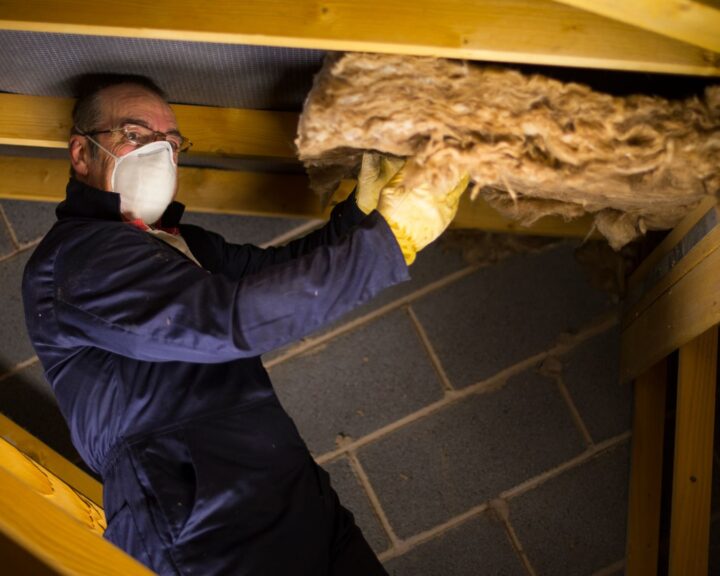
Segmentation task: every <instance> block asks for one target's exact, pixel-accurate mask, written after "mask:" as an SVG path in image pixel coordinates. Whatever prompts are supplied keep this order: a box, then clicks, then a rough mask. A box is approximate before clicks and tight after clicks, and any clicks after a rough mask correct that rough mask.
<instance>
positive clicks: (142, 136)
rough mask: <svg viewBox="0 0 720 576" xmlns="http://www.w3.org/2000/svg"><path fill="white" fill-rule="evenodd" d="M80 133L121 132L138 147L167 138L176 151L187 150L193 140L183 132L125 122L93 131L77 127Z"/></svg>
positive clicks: (130, 142)
mask: <svg viewBox="0 0 720 576" xmlns="http://www.w3.org/2000/svg"><path fill="white" fill-rule="evenodd" d="M76 131H77V132H78V134H80V135H81V136H96V135H97V134H116V133H120V134H122V136H123V139H124V140H125V142H127V143H128V144H132V145H133V146H135V147H136V148H140V147H141V146H145V145H146V144H150V143H152V142H157V141H158V140H165V141H166V142H167V143H168V144H170V146H171V148H172V149H173V152H174V153H178V152H186V151H187V150H188V149H189V148H190V146H192V142H190V140H189V139H187V138H185V136H183V135H182V134H166V133H165V132H158V131H157V130H152V129H151V128H148V127H146V126H140V125H138V124H125V125H124V126H121V127H120V128H112V129H111V130H94V131H92V132H83V131H82V130H79V129H76Z"/></svg>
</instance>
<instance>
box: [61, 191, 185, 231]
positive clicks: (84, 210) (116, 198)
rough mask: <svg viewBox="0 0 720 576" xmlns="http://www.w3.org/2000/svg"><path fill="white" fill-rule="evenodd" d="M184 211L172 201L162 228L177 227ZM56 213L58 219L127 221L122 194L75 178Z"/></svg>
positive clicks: (183, 207) (183, 208)
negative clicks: (124, 216)
mask: <svg viewBox="0 0 720 576" xmlns="http://www.w3.org/2000/svg"><path fill="white" fill-rule="evenodd" d="M184 211H185V206H184V205H183V204H181V203H180V202H171V203H170V205H169V206H168V207H167V209H166V210H165V213H164V214H163V215H162V217H161V218H160V222H161V226H160V228H161V229H165V230H168V231H170V230H172V229H175V228H177V226H178V224H179V223H180V218H181V217H182V215H183V212H184ZM55 214H56V216H57V218H58V220H64V219H66V218H92V219H96V220H107V221H111V222H123V221H126V220H125V219H124V218H123V217H122V215H121V214H120V194H117V193H115V192H105V191H104V190H98V189H97V188H93V187H92V186H88V185H87V184H83V183H82V182H80V181H79V180H76V179H75V178H70V181H69V182H68V185H67V189H66V196H65V200H63V201H62V202H61V203H60V204H59V205H58V207H57V208H56V210H55ZM130 223H131V224H134V223H133V222H130Z"/></svg>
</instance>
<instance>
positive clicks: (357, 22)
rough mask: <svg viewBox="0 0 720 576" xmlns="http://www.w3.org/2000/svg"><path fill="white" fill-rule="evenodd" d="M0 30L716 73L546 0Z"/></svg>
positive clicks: (179, 11) (239, 4)
mask: <svg viewBox="0 0 720 576" xmlns="http://www.w3.org/2000/svg"><path fill="white" fill-rule="evenodd" d="M634 3H635V4H636V5H637V6H640V7H641V6H642V5H643V4H646V3H650V0H647V2H640V0H635V2H634ZM691 3H692V4H697V2H691ZM627 4H630V5H632V4H633V0H625V2H623V6H624V5H627ZM684 4H685V3H684ZM633 22H634V21H633ZM708 26H711V25H710V24H708ZM661 28H663V27H661ZM0 29H6V30H22V31H30V32H50V33H62V34H79V35H99V36H122V37H128V38H153V39H161V40H177V41H196V42H216V43H224V44H250V45H264V46H287V47H293V48H313V49H322V50H338V51H367V52H384V53H393V54H415V55H425V56H436V57H448V58H462V59H470V60H487V61H493V62H510V63H526V64H543V65H554V66H578V67H584V68H607V69H614V70H635V71H642V72H665V73H671V74H693V75H705V76H718V75H720V66H719V65H718V64H719V62H718V55H717V53H715V52H711V51H708V50H706V49H704V48H700V47H697V46H693V45H690V44H687V43H685V42H681V41H678V40H675V39H673V38H668V37H667V36H664V35H660V34H656V33H654V32H649V31H647V30H643V29H641V28H638V27H637V26H633V25H629V24H625V23H623V22H619V21H617V20H613V19H611V18H606V17H605V16H601V15H598V14H596V13H594V11H588V10H582V9H579V8H576V7H574V6H568V5H566V4H562V3H558V2H553V1H550V0H444V1H443V2H435V1H433V0H396V1H394V2H386V1H385V0H368V1H366V2H347V1H345V0H323V1H319V2H318V1H317V0H278V1H275V2H256V1H252V2H251V1H249V0H245V1H238V0H218V1H217V2H213V5H212V10H208V9H207V7H206V6H205V5H204V4H202V3H198V2H195V1H194V0H137V1H135V2H133V4H132V10H120V11H117V10H115V11H112V10H107V6H106V5H105V4H104V3H102V2H100V3H98V2H96V1H95V0H73V1H72V2H56V1H55V0H22V1H20V0H5V1H3V2H0ZM711 31H712V33H713V34H714V32H715V31H714V30H713V29H712V28H711ZM663 32H667V30H665V28H663ZM711 46H714V44H712V43H711Z"/></svg>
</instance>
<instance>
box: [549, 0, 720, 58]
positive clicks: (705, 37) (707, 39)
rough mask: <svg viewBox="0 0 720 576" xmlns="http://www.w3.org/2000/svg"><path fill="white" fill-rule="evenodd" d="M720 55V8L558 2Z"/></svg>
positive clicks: (688, 1) (659, 1) (656, 1)
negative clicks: (719, 53)
mask: <svg viewBox="0 0 720 576" xmlns="http://www.w3.org/2000/svg"><path fill="white" fill-rule="evenodd" d="M555 1H556V2H560V3H561V4H568V5H569V6H574V7H576V8H580V9H582V10H587V11H588V12H593V13H595V14H600V15H601V16H606V17H608V18H612V19H613V20H618V21H620V22H624V23H625V24H631V25H633V26H637V27H638V28H642V29H643V30H650V31H651V32H656V33H658V34H662V35H663V36H668V37H669V38H675V39H676V40H682V41H683V42H687V43H688V44H692V45H693V46H700V47H702V48H706V49H708V50H711V51H713V52H720V8H719V7H718V5H717V4H716V5H714V6H713V5H710V4H707V3H705V2H699V1H698V0H683V1H682V2H678V0H555Z"/></svg>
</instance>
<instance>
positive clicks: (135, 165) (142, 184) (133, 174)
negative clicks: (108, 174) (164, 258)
mask: <svg viewBox="0 0 720 576" xmlns="http://www.w3.org/2000/svg"><path fill="white" fill-rule="evenodd" d="M98 146H100V145H99V144H98ZM100 148H102V149H103V150H105V152H107V153H108V154H110V155H111V156H112V157H113V158H115V168H114V169H113V173H112V179H111V182H110V185H111V188H112V191H113V192H117V193H118V194H120V212H121V213H122V214H123V215H124V216H125V217H127V218H130V219H132V220H137V219H139V220H142V221H143V222H145V224H154V223H155V222H157V221H158V220H159V219H160V216H162V215H163V212H165V209H166V208H167V207H168V205H169V204H170V202H172V199H173V196H174V195H175V181H176V179H177V164H176V163H175V156H174V155H173V149H172V146H170V143H169V142H166V141H164V140H158V141H157V142H151V143H150V144H146V145H145V146H142V147H141V148H137V149H136V150H133V151H132V152H130V153H129V154H125V156H115V154H113V153H112V152H110V151H109V150H107V149H106V148H105V147H103V146H100Z"/></svg>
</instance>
